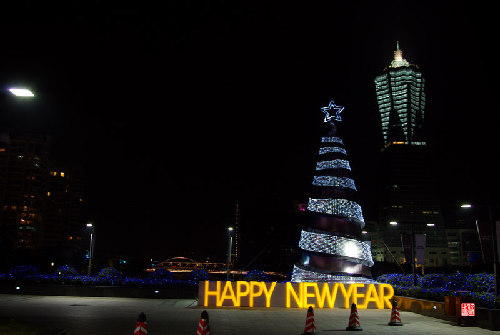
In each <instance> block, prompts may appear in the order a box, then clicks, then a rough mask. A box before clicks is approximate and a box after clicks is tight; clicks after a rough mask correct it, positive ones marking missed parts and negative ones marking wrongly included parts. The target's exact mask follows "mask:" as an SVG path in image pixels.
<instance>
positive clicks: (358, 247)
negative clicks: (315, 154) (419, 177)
mask: <svg viewBox="0 0 500 335" xmlns="http://www.w3.org/2000/svg"><path fill="white" fill-rule="evenodd" d="M321 110H322V111H323V113H325V119H324V121H325V122H327V123H329V124H330V125H331V126H332V130H331V131H330V133H329V134H328V136H326V137H323V138H322V139H321V147H320V149H319V159H318V162H317V164H316V175H315V176H314V179H313V182H312V185H313V191H312V194H311V197H310V198H309V201H308V204H307V212H308V217H309V219H310V222H309V226H308V227H307V228H305V229H303V230H302V232H301V236H300V242H299V247H300V248H301V250H302V256H301V258H300V260H299V261H298V262H297V263H296V264H295V266H294V268H293V272H292V282H342V283H352V282H360V283H369V282H374V281H373V279H371V271H370V267H371V266H372V265H373V260H372V254H371V246H370V244H369V243H367V242H364V241H363V240H362V239H361V231H362V229H363V227H364V226H365V223H364V219H363V213H362V210H361V206H360V205H359V204H358V203H357V202H355V201H354V198H355V195H356V186H355V184H354V180H353V179H352V176H351V167H350V164H349V161H348V157H347V152H346V150H345V149H344V143H343V142H342V140H341V139H340V138H339V137H337V136H336V132H337V128H336V126H335V123H338V122H340V121H341V120H342V118H341V115H340V114H341V112H342V111H343V110H344V107H341V106H337V105H335V103H334V102H333V101H331V102H330V103H329V105H328V106H327V107H323V108H321Z"/></svg>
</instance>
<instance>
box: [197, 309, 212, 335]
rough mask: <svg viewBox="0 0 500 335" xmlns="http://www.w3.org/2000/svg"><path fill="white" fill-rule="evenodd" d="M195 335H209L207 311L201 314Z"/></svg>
mask: <svg viewBox="0 0 500 335" xmlns="http://www.w3.org/2000/svg"><path fill="white" fill-rule="evenodd" d="M196 335H210V326H209V325H208V313H207V311H203V312H201V317H200V322H199V323H198V328H197V329H196Z"/></svg>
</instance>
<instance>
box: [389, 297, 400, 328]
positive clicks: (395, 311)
mask: <svg viewBox="0 0 500 335" xmlns="http://www.w3.org/2000/svg"><path fill="white" fill-rule="evenodd" d="M388 325H389V326H402V325H403V323H402V322H401V317H400V316H399V308H398V302H397V300H394V301H393V302H392V311H391V320H390V321H389V323H388Z"/></svg>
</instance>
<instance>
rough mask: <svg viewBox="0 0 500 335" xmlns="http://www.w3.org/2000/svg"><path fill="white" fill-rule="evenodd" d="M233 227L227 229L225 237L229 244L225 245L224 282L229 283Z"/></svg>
mask: <svg viewBox="0 0 500 335" xmlns="http://www.w3.org/2000/svg"><path fill="white" fill-rule="evenodd" d="M233 230H234V229H233V227H227V235H228V238H229V241H228V242H229V243H228V245H227V274H226V281H229V273H230V266H231V249H232V247H233Z"/></svg>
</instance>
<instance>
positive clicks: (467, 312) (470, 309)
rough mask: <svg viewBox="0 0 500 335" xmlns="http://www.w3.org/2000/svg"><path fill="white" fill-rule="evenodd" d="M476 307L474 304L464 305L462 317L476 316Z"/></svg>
mask: <svg viewBox="0 0 500 335" xmlns="http://www.w3.org/2000/svg"><path fill="white" fill-rule="evenodd" d="M475 315H476V305H475V304H474V303H462V316H475Z"/></svg>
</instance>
